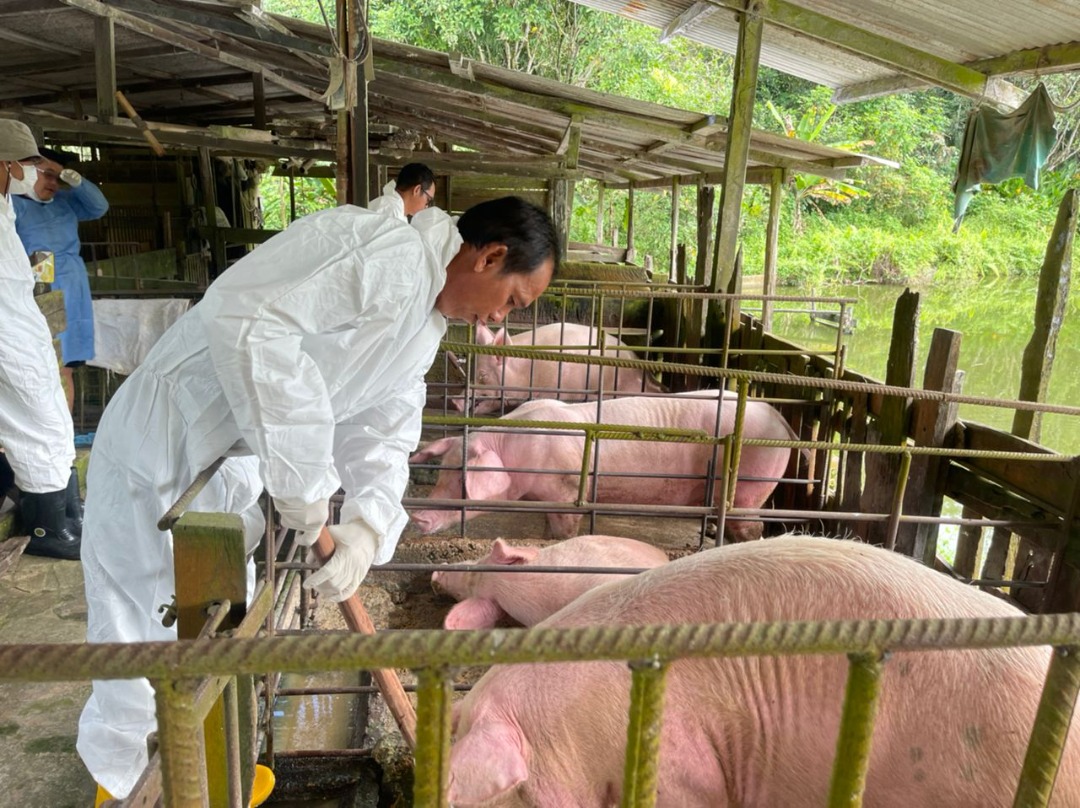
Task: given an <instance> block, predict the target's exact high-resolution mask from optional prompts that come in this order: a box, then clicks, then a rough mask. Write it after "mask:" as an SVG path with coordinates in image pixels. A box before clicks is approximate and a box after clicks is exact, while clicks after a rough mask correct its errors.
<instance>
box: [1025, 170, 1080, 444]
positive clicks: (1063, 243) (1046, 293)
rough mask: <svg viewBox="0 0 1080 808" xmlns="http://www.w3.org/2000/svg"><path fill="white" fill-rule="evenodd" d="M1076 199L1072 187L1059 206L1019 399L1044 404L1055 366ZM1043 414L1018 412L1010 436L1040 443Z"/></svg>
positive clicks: (1066, 296)
mask: <svg viewBox="0 0 1080 808" xmlns="http://www.w3.org/2000/svg"><path fill="white" fill-rule="evenodd" d="M1078 207H1080V205H1078V197H1077V191H1076V189H1075V188H1071V189H1069V190H1068V191H1066V192H1065V196H1064V197H1063V198H1062V200H1061V205H1060V206H1059V207H1058V214H1057V221H1056V222H1055V223H1054V232H1053V233H1052V234H1051V235H1050V243H1049V244H1048V245H1047V247H1046V257H1045V258H1044V259H1043V265H1042V271H1041V272H1040V273H1039V291H1038V296H1037V297H1036V298H1035V326H1034V329H1033V330H1032V334H1031V340H1030V341H1029V342H1028V344H1027V347H1026V348H1024V358H1023V361H1022V365H1021V373H1020V399H1021V400H1022V401H1046V390H1047V388H1048V387H1049V385H1050V372H1051V370H1052V369H1053V367H1054V355H1055V353H1056V352H1057V340H1058V333H1059V332H1060V331H1061V325H1062V323H1063V322H1064V320H1065V309H1066V305H1067V304H1068V302H1069V281H1070V277H1071V275H1072V245H1073V237H1074V236H1075V234H1076V222H1077V215H1078ZM1041 427H1042V413H1036V412H1031V411H1030V410H1017V411H1016V414H1015V415H1013V427H1012V433H1013V434H1014V435H1019V436H1020V437H1022V438H1027V439H1028V440H1032V441H1035V442H1036V443H1038V442H1039V431H1040V428H1041Z"/></svg>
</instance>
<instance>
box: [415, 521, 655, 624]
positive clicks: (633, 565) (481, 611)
mask: <svg viewBox="0 0 1080 808" xmlns="http://www.w3.org/2000/svg"><path fill="white" fill-rule="evenodd" d="M667 560H668V557H667V553H665V552H664V551H663V550H661V549H659V548H658V547H653V546H652V545H651V544H645V543H644V542H640V541H634V539H624V538H621V537H619V536H578V537H577V538H575V539H568V540H567V541H563V542H559V543H558V544H552V545H549V546H547V547H542V548H537V547H513V546H511V545H509V544H507V543H506V542H504V541H503V540H502V539H496V540H495V542H494V543H493V544H492V545H491V552H489V553H488V554H487V555H486V556H484V557H483V558H481V559H479V560H477V561H473V562H470V563H473V564H482V565H488V564H504V565H507V566H518V565H521V566H538V567H626V568H628V569H645V568H651V567H659V566H660V565H661V564H666V563H667ZM626 577H628V576H626V575H616V574H613V573H580V572H578V573H566V574H562V573H551V572H537V573H525V572H509V573H498V572H451V571H446V572H443V571H439V570H436V571H435V572H433V573H432V575H431V585H432V587H434V589H435V591H436V592H443V593H445V594H447V595H450V596H452V597H454V598H456V599H457V600H459V601H461V602H460V603H458V604H457V605H456V606H454V608H452V609H451V610H450V612H449V613H448V614H447V615H446V620H445V622H444V623H443V625H444V626H445V627H446V628H449V629H477V628H492V627H493V626H495V624H496V623H498V622H499V621H500V620H502V619H503V618H504V617H507V616H509V617H511V618H513V619H514V620H516V621H517V622H519V623H521V624H522V625H523V626H533V625H536V624H537V623H539V622H540V621H541V620H543V619H544V618H546V617H550V616H551V615H553V614H554V613H555V612H557V611H558V610H559V609H561V608H562V607H563V606H565V605H566V604H567V603H570V602H571V601H572V600H574V599H575V598H577V597H578V595H580V594H582V593H583V592H587V591H589V590H590V589H593V588H595V587H597V586H600V585H601V584H605V583H608V582H609V581H618V580H622V579H623V578H626Z"/></svg>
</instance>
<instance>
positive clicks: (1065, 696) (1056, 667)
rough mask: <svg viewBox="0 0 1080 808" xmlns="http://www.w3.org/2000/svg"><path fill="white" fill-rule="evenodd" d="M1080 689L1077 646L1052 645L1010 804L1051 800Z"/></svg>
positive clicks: (1039, 805)
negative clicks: (1021, 767)
mask: <svg viewBox="0 0 1080 808" xmlns="http://www.w3.org/2000/svg"><path fill="white" fill-rule="evenodd" d="M1078 690H1080V647H1078V646H1077V645H1065V646H1061V647H1057V648H1055V649H1054V656H1053V659H1051V661H1050V670H1049V671H1048V672H1047V674H1046V683H1045V684H1044V685H1043V692H1042V698H1041V699H1040V700H1039V709H1038V711H1037V712H1036V713H1035V724H1034V726H1033V727H1032V728H1031V740H1030V741H1028V748H1027V754H1026V755H1025V756H1024V768H1023V769H1022V770H1021V772H1020V784H1019V786H1018V787H1017V789H1016V799H1015V800H1014V801H1013V808H1045V806H1047V805H1049V804H1050V795H1051V794H1052V793H1053V791H1054V780H1055V779H1056V778H1057V773H1058V767H1059V766H1060V765H1061V753H1062V751H1063V750H1064V749H1065V739H1066V738H1067V737H1068V734H1069V724H1070V722H1071V721H1072V716H1073V710H1074V709H1075V708H1076V696H1077V691H1078Z"/></svg>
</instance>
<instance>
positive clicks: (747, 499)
mask: <svg viewBox="0 0 1080 808" xmlns="http://www.w3.org/2000/svg"><path fill="white" fill-rule="evenodd" d="M720 403H721V402H720V400H719V399H718V398H717V397H716V396H715V395H714V396H712V397H711V398H704V399H703V398H696V397H689V396H683V395H678V396H664V397H660V398H646V397H636V398H616V399H611V400H609V401H605V402H603V405H602V416H601V417H602V419H603V423H609V424H630V425H635V426H649V427H666V428H678V429H697V430H702V431H704V432H706V433H708V434H710V435H716V434H720V435H727V434H730V433H731V432H732V430H733V428H734V424H735V408H736V405H735V401H734V400H732V399H727V400H724V401H723V407H722V409H721V412H720V421H719V425H720V429H719V433H717V431H716V427H717V407H718V406H719V405H720ZM597 406H598V405H597V404H594V403H584V404H567V403H564V402H559V401H551V400H538V401H531V402H529V403H527V404H525V405H523V406H521V407H519V408H518V409H517V410H516V411H515V412H514V413H513V414H512V415H510V416H507V417H508V418H513V419H524V420H531V421H572V422H576V423H596V416H597ZM743 434H744V436H745V437H748V438H774V439H781V440H787V439H791V438H793V437H794V433H793V432H792V431H791V427H789V426H788V424H787V422H786V421H785V420H784V419H783V418H782V417H781V416H780V413H778V412H777V411H776V410H774V409H773V408H772V407H770V406H769V405H768V404H766V403H764V402H761V401H752V400H751V401H748V402H747V407H746V421H745V426H744V428H743ZM584 446H585V438H584V435H583V434H582V433H580V432H577V433H574V432H565V433H557V434H535V433H528V432H495V431H490V430H484V429H481V430H477V431H474V432H473V433H472V434H471V435H470V438H469V444H468V452H469V456H468V467H469V470H468V472H467V474H466V478H465V491H466V493H467V495H468V497H467V498H468V499H475V500H505V501H516V500H533V501H539V502H573V501H575V500H576V499H577V495H578V479H579V475H580V473H581V461H582V456H583V452H584ZM597 455H598V456H599V471H600V476H599V478H598V482H597V494H596V501H597V502H601V503H618V504H627V503H635V504H645V505H651V504H662V505H699V506H700V505H705V504H706V502H705V475H706V472H707V470H708V468H709V464H710V463H711V462H712V458H713V446H712V445H708V444H702V443H675V442H664V441H633V440H612V439H604V440H601V441H600V446H599V452H598V453H594V455H593V459H594V465H593V469H594V470H595V469H596V465H597V463H596V457H597ZM790 456H791V449H777V448H766V447H759V446H744V447H743V450H742V454H741V461H740V465H739V474H740V475H741V476H743V477H756V478H766V479H761V480H740V482H739V483H738V484H737V485H736V488H735V507H737V508H760V507H761V506H762V505H763V504H764V503H765V500H767V499H768V498H769V495H770V494H771V493H772V491H773V488H775V487H776V483H775V482H774V481H775V480H776V479H778V478H779V477H781V476H783V473H784V470H785V469H786V468H787V465H788V459H789V458H790ZM438 457H441V458H442V466H443V467H442V470H441V471H440V472H439V478H438V481H437V482H436V484H435V488H434V489H433V490H432V492H431V498H433V499H460V498H461V495H462V485H461V465H462V462H461V461H462V439H461V438H459V437H455V438H443V439H442V440H437V441H434V442H433V443H431V444H429V445H428V446H426V447H425V448H423V449H421V450H420V451H418V452H416V453H415V454H414V455H413V456H412V457H411V458H410V462H414V463H421V462H428V461H431V460H433V459H434V458H438ZM717 457H718V460H719V459H722V458H723V452H722V451H719V452H717ZM480 468H484V469H486V470H484V471H480V470H478V469H480ZM515 469H532V471H516V470H515ZM537 470H540V471H542V472H543V473H540V472H539V471H537ZM645 473H647V474H649V475H656V476H652V477H649V478H642V477H641V476H632V475H635V474H636V475H640V474H645ZM721 488H722V486H720V485H717V486H715V490H714V492H713V493H714V496H713V502H714V503H715V502H719V501H720V498H721V497H722V496H723V492H722V490H721ZM590 490H591V481H590ZM477 515H478V512H475V511H473V512H467V513H466V518H472V517H473V516H477ZM581 517H582V514H580V513H571V514H563V513H549V514H547V520H548V530H549V532H550V534H551V535H552V536H553V537H555V538H568V537H570V536H574V535H576V534H577V533H578V529H579V527H580V524H581ZM458 518H459V516H458V513H457V512H455V511H449V510H420V511H415V512H413V514H412V519H413V521H414V522H415V523H416V524H417V526H419V528H420V529H421V530H422V531H423V532H424V533H433V532H434V531H436V530H441V529H442V528H444V527H446V526H447V525H450V524H452V523H454V522H455V521H457V519H458ZM761 529H762V525H761V523H760V522H749V521H744V522H740V521H735V520H728V521H727V532H728V535H729V536H730V537H731V538H732V539H734V540H736V541H742V540H746V539H752V538H758V537H759V536H760V535H761Z"/></svg>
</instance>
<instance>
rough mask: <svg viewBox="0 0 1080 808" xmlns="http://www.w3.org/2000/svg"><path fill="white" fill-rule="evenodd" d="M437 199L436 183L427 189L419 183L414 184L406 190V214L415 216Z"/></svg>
mask: <svg viewBox="0 0 1080 808" xmlns="http://www.w3.org/2000/svg"><path fill="white" fill-rule="evenodd" d="M434 201H435V183H432V184H431V186H430V187H428V188H427V190H425V189H424V188H422V187H421V186H419V185H414V186H413V187H412V188H410V189H409V190H408V191H406V192H405V215H406V216H415V215H416V214H417V213H419V212H420V211H422V210H423V209H424V208H427V207H430V206H431V205H432V203H434Z"/></svg>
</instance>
